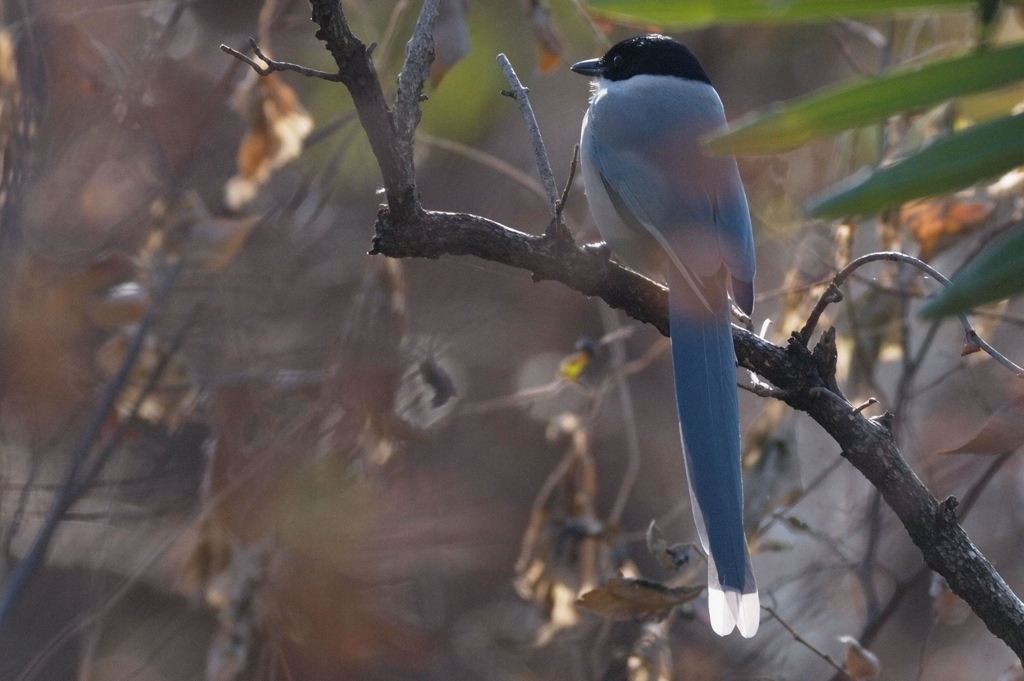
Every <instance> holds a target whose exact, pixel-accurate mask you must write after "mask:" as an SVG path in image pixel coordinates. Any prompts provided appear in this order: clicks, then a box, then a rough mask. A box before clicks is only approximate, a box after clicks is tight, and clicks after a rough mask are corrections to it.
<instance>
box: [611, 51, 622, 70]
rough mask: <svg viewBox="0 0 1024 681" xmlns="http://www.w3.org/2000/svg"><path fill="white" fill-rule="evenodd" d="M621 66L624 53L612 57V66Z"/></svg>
mask: <svg viewBox="0 0 1024 681" xmlns="http://www.w3.org/2000/svg"><path fill="white" fill-rule="evenodd" d="M621 67H622V55H621V54H617V55H615V56H614V57H612V68H616V69H618V68H621Z"/></svg>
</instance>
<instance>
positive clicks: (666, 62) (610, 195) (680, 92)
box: [572, 35, 760, 638]
mask: <svg viewBox="0 0 1024 681" xmlns="http://www.w3.org/2000/svg"><path fill="white" fill-rule="evenodd" d="M572 70H573V71H575V72H576V73H579V74H582V75H585V76H590V77H593V78H596V79H597V80H596V82H595V83H594V86H593V94H592V96H591V99H590V107H589V109H588V110H587V113H586V116H585V117H584V119H583V131H582V136H581V141H580V159H581V163H582V169H583V184H584V187H585V189H586V193H587V201H588V203H589V204H590V212H591V214H592V215H593V216H594V222H595V223H596V224H597V227H598V229H599V230H600V232H601V235H602V237H603V238H604V240H605V241H606V242H607V244H608V246H609V247H610V249H611V251H612V252H613V253H614V254H615V256H616V258H618V259H619V260H621V261H622V262H624V263H625V264H626V265H628V266H630V267H632V268H634V269H637V270H639V271H641V272H646V273H653V272H657V271H661V272H663V273H664V274H665V276H666V278H667V280H668V285H669V313H670V329H671V333H672V360H673V365H674V367H675V386H676V402H677V406H678V408H679V423H680V427H681V430H682V440H683V449H684V452H685V456H684V458H685V461H686V470H687V477H688V479H689V486H690V496H691V499H692V501H693V509H694V520H695V522H696V525H697V530H698V533H699V534H700V539H701V543H702V544H703V546H704V549H705V551H706V552H707V553H708V606H709V610H710V619H711V626H712V628H713V629H714V630H715V632H716V633H718V634H720V635H722V636H724V635H726V634H728V633H730V632H731V631H732V630H733V628H737V629H739V631H740V633H741V634H742V635H743V636H745V637H748V638H749V637H751V636H753V635H754V633H755V632H756V631H757V627H758V622H759V618H760V607H759V602H758V596H757V586H756V585H755V583H754V575H753V572H752V571H751V567H750V557H749V554H748V552H747V543H746V538H745V535H744V532H743V489H742V481H741V470H740V431H739V404H738V397H737V393H736V355H735V351H734V350H733V343H732V332H731V328H730V321H729V320H730V316H729V315H730V304H729V292H730V291H731V293H732V298H733V300H734V301H735V302H736V304H737V305H738V306H739V307H740V308H741V309H742V310H743V311H744V312H745V313H747V314H748V315H749V314H750V313H751V312H752V310H753V306H754V239H753V234H752V231H751V225H750V213H749V210H748V208H747V199H746V195H745V194H744V191H743V184H742V182H741V181H740V176H739V171H738V170H737V167H736V162H735V160H734V159H732V158H715V157H712V156H710V155H707V154H705V153H704V152H703V150H702V149H701V147H700V139H701V137H703V136H704V135H706V134H707V133H710V132H711V131H713V130H715V129H716V128H719V127H721V126H723V125H724V124H725V112H724V110H723V108H722V102H721V100H720V99H719V97H718V93H717V92H716V91H715V88H714V87H713V86H712V85H711V81H710V80H709V79H708V76H707V73H705V71H704V69H703V68H702V67H701V65H700V62H699V61H698V60H697V58H696V57H695V56H694V55H693V53H692V52H690V50H689V49H687V48H686V47H685V46H684V45H681V44H680V43H678V42H676V41H675V40H672V39H671V38H668V37H665V36H661V35H641V36H637V37H634V38H630V39H628V40H624V41H622V42H620V43H618V44H617V45H615V46H614V47H612V48H611V49H610V50H608V52H607V54H605V55H604V56H603V57H601V58H600V59H589V60H587V61H582V62H579V63H577V64H574V65H573V66H572Z"/></svg>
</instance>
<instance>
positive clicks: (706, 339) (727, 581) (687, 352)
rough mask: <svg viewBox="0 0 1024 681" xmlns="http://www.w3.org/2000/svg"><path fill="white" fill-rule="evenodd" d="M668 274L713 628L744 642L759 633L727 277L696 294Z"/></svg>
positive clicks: (682, 417)
mask: <svg viewBox="0 0 1024 681" xmlns="http://www.w3.org/2000/svg"><path fill="white" fill-rule="evenodd" d="M670 269H673V272H672V273H670V275H669V289H670V292H669V301H670V303H669V311H670V320H669V323H670V327H671V331H672V363H673V366H674V368H675V384H676V404H677V406H678V408H679V424H680V428H681V429H682V438H683V449H684V452H685V460H686V472H687V479H688V481H689V485H690V498H691V500H692V502H693V514H694V520H695V522H696V524H697V530H698V532H699V534H700V538H701V543H702V544H703V546H704V550H705V551H706V552H707V553H708V606H709V609H710V615H711V627H712V629H714V630H715V633H717V634H719V635H721V636H725V635H726V634H728V633H729V632H731V631H732V630H733V627H736V628H738V629H739V631H740V633H741V634H742V635H743V636H744V637H747V638H749V637H751V636H753V635H754V634H755V633H756V632H757V626H758V622H759V621H760V612H759V610H760V603H759V601H758V596H757V585H756V584H755V583H754V575H753V572H752V571H751V568H750V557H749V555H748V553H747V542H746V537H745V536H744V533H743V483H742V477H741V470H740V430H739V398H738V396H737V394H736V354H735V351H734V350H733V343H732V331H731V327H730V322H729V301H728V298H727V296H726V290H725V281H726V278H727V277H726V272H725V270H724V268H723V270H722V271H721V272H720V273H719V275H718V276H715V277H709V278H706V279H702V280H701V283H702V284H703V285H704V286H703V290H702V291H701V296H698V295H697V294H696V293H695V292H694V290H693V288H692V287H691V286H690V284H688V283H687V282H686V280H685V279H684V278H683V276H682V275H681V274H680V273H678V272H675V271H674V268H670ZM701 297H702V298H703V300H701ZM705 302H706V303H707V304H708V306H710V307H711V310H710V311H709V310H708V309H707V306H705Z"/></svg>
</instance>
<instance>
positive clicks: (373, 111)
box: [310, 0, 1024, 659]
mask: <svg viewBox="0 0 1024 681" xmlns="http://www.w3.org/2000/svg"><path fill="white" fill-rule="evenodd" d="M310 4H311V5H312V7H313V19H314V21H316V23H317V24H318V25H319V26H320V30H319V31H318V32H317V37H318V38H320V39H321V40H323V41H324V42H325V43H326V45H327V49H328V50H329V51H330V52H331V54H332V55H333V56H334V58H335V61H336V63H337V64H338V68H339V73H340V75H341V81H342V83H344V84H345V86H346V87H347V88H348V90H349V92H350V93H351V95H352V97H353V99H354V100H355V106H356V110H357V111H358V112H359V118H360V121H361V122H362V123H363V126H364V128H365V129H366V133H367V136H368V137H369V140H370V143H371V147H372V148H373V151H374V153H375V155H376V157H377V161H378V163H379V165H380V169H381V173H382V175H383V177H384V186H385V189H386V192H387V199H388V205H387V206H386V207H383V208H381V210H380V211H379V212H378V216H377V224H376V235H375V237H374V241H373V249H372V252H373V253H376V254H381V255H385V256H388V257H395V258H412V257H417V258H439V257H441V256H451V255H474V256H477V257H480V258H483V259H485V260H490V261H492V262H496V263H501V264H505V265H509V266H511V267H517V268H520V269H524V270H527V271H528V272H530V273H531V274H532V276H533V279H534V280H535V281H541V280H553V281H558V282H561V283H563V284H565V285H567V286H569V287H570V288H572V289H574V290H576V291H579V292H580V293H583V294H584V295H588V296H598V297H600V298H602V299H603V300H604V301H605V302H606V303H608V304H609V305H611V306H612V307H615V308H618V309H622V310H624V311H625V312H626V313H627V314H629V315H630V316H632V317H634V318H635V319H637V320H639V321H642V322H646V323H649V324H652V325H653V326H655V327H656V328H658V329H659V330H660V331H661V332H662V333H663V334H666V335H667V334H668V316H667V306H666V302H667V296H666V290H665V288H664V287H662V286H659V285H658V284H656V283H654V282H653V281H651V280H649V279H646V278H644V277H642V276H640V275H638V274H636V273H635V272H632V271H630V270H628V269H626V268H624V267H622V266H620V265H618V264H616V263H614V262H612V261H610V260H609V258H608V253H607V250H605V249H603V248H591V247H579V246H577V245H575V244H574V243H571V241H567V240H564V239H561V238H550V237H545V236H534V235H531V234H526V233H524V232H520V231H517V230H514V229H511V228H509V227H506V226H504V225H501V224H499V223H497V222H494V221H491V220H488V219H486V218H483V217H479V216H476V215H470V214H466V213H444V212H438V211H426V210H424V209H423V208H422V207H421V206H420V204H419V200H418V197H417V195H416V192H415V184H414V178H415V174H414V169H413V164H412V158H411V157H410V156H409V155H408V154H407V153H405V151H406V150H405V149H404V147H403V146H402V145H401V141H400V140H399V136H398V134H397V130H399V129H405V128H400V127H399V126H397V125H396V123H395V120H394V118H393V114H392V112H391V111H390V109H389V108H388V106H387V103H386V101H385V99H384V95H383V91H382V90H381V86H380V83H379V81H378V80H377V77H376V74H375V72H374V69H373V66H372V64H371V62H370V59H369V55H368V53H367V50H366V47H365V46H364V45H363V43H362V42H360V41H359V40H358V39H357V38H356V37H355V36H354V35H353V34H352V32H351V30H350V29H349V27H348V24H347V23H346V21H345V16H344V13H343V11H342V9H341V4H340V2H339V1H338V0H310ZM427 8H429V2H428V4H427ZM413 73H415V71H414V72H413ZM890 259H896V258H890ZM852 264H853V263H851V265H852ZM733 340H734V343H735V348H736V356H737V359H738V361H739V364H740V365H741V366H743V367H745V368H747V369H750V370H752V371H755V372H757V373H758V374H760V375H761V376H763V377H764V378H766V379H767V380H768V381H770V382H771V383H772V384H773V385H774V386H775V387H777V388H778V389H780V390H782V391H784V399H785V401H786V402H787V403H788V404H789V405H790V406H792V407H793V408H795V409H799V410H801V411H804V412H806V413H807V414H809V415H810V416H811V417H812V418H813V419H814V420H815V421H816V422H817V423H818V424H819V425H821V426H822V427H823V428H824V429H825V430H826V431H827V432H828V433H829V435H830V436H831V437H832V438H833V439H835V441H836V442H837V443H838V444H839V445H840V447H842V451H843V456H844V457H845V458H846V459H847V460H848V461H849V462H850V463H851V464H853V465H854V466H855V467H856V468H857V469H858V470H859V471H860V472H861V473H862V474H863V475H864V476H865V477H866V478H867V479H868V481H869V482H870V483H871V484H872V485H874V486H875V487H876V488H877V489H878V490H879V491H880V492H881V494H882V497H883V499H884V500H885V501H886V503H887V504H888V505H889V506H890V507H891V508H892V509H893V510H894V511H895V513H896V515H897V516H898V517H899V519H900V521H901V522H902V523H903V525H904V527H905V528H906V530H907V532H908V533H909V535H910V537H911V539H913V541H914V543H915V544H916V545H917V547H918V548H919V549H920V551H921V553H922V555H923V557H924V560H925V562H926V563H927V564H928V566H929V567H931V568H932V569H933V570H935V571H936V572H938V573H939V574H940V575H942V576H943V577H944V578H945V579H946V581H947V582H948V583H949V585H950V588H951V589H952V590H953V591H954V592H955V593H956V594H958V595H959V596H960V597H961V598H963V599H964V600H965V601H966V602H967V603H968V604H969V605H970V606H971V608H972V609H973V610H974V611H975V612H976V613H977V614H978V616H979V617H980V618H981V619H982V621H984V622H985V624H986V625H987V626H988V628H989V629H990V630H991V631H992V633H993V634H995V635H996V636H998V637H999V638H1000V639H1002V640H1003V641H1004V642H1006V644H1007V645H1009V646H1010V648H1011V649H1013V651H1014V652H1015V653H1016V654H1017V656H1018V657H1020V658H1021V659H1024V603H1022V602H1021V601H1020V599H1019V598H1018V597H1017V596H1016V595H1015V594H1014V593H1013V591H1012V590H1010V588H1009V587H1008V586H1007V584H1006V582H1005V581H1003V579H1002V577H1000V576H999V574H998V573H997V572H996V571H995V569H994V568H993V567H992V565H991V564H990V563H989V562H988V560H987V559H986V558H985V557H984V556H983V555H982V554H981V552H980V551H979V550H978V548H977V547H975V546H974V544H973V543H972V542H971V540H970V538H969V537H968V536H967V534H966V532H964V530H963V528H962V527H961V526H960V524H959V523H958V522H957V517H956V507H957V503H956V500H955V499H953V498H952V497H950V498H948V499H946V501H944V502H942V503H940V502H939V501H938V500H937V499H936V498H935V497H934V496H933V495H932V494H931V493H930V492H929V491H928V489H927V488H926V487H925V486H924V484H923V483H922V482H921V480H920V479H919V478H918V477H917V476H916V475H915V474H914V472H913V471H912V470H911V469H910V467H909V466H908V465H907V462H906V461H905V460H904V459H903V457H902V456H901V454H900V451H899V449H898V448H897V446H896V442H895V439H894V437H893V434H892V432H891V430H890V428H889V426H888V423H889V419H887V418H886V417H884V416H883V417H880V418H877V419H867V418H865V417H864V416H863V413H861V412H857V411H855V410H854V409H852V408H851V405H850V404H849V403H848V402H847V401H846V400H845V399H844V398H842V397H841V396H840V393H839V389H838V386H837V385H836V376H835V366H836V347H835V336H834V333H830V332H826V333H824V334H822V337H821V339H820V340H819V341H818V343H817V345H816V346H815V347H814V348H813V350H812V349H810V348H809V347H808V345H807V343H806V342H804V340H803V338H802V335H801V334H800V333H794V335H793V337H792V338H791V339H790V341H789V343H788V344H787V345H786V346H785V347H780V346H777V345H774V344H772V343H769V342H768V341H766V340H764V339H762V338H759V337H758V336H756V335H755V334H753V333H751V332H749V331H746V330H745V329H740V328H738V327H733Z"/></svg>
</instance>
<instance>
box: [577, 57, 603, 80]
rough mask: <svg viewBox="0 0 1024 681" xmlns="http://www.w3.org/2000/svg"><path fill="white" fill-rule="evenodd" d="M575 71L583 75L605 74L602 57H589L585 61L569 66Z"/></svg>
mask: <svg viewBox="0 0 1024 681" xmlns="http://www.w3.org/2000/svg"><path fill="white" fill-rule="evenodd" d="M569 68H570V69H572V70H573V72H575V73H578V74H580V75H581V76H595V77H597V76H603V75H604V65H603V64H602V63H601V60H600V59H587V60H585V61H578V62H576V63H575V64H573V65H572V66H570V67H569Z"/></svg>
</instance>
